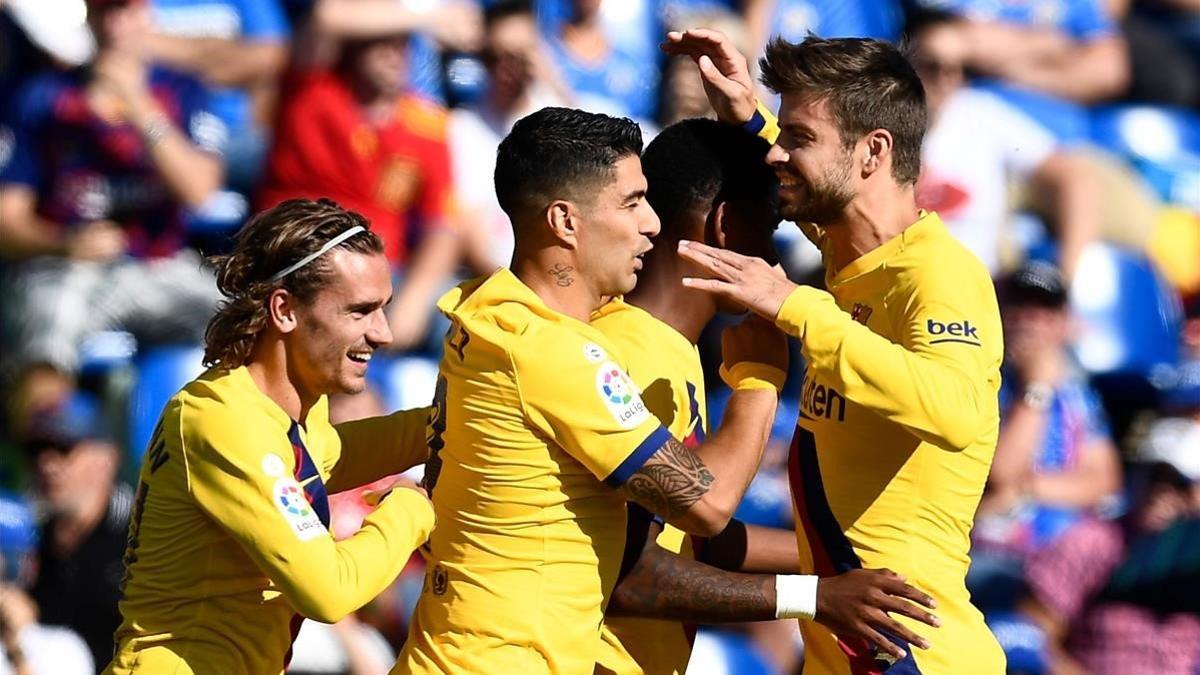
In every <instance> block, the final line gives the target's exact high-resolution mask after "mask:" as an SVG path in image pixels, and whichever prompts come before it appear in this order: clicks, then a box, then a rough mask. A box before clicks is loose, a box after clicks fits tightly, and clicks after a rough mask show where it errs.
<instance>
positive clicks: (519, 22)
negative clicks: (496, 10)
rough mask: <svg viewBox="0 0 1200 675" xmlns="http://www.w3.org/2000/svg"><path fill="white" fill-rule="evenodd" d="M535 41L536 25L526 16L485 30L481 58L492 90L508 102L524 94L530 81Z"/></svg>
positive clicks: (507, 19)
mask: <svg viewBox="0 0 1200 675" xmlns="http://www.w3.org/2000/svg"><path fill="white" fill-rule="evenodd" d="M538 39H539V38H538V32H537V24H536V23H534V20H533V16H532V15H528V14H514V15H512V16H507V17H505V18H503V19H500V20H499V21H497V22H496V23H495V24H493V25H492V26H491V28H489V29H488V33H487V35H486V36H485V37H484V52H483V56H484V61H485V62H486V63H487V68H488V77H489V78H490V82H491V87H492V89H493V90H495V91H496V92H497V93H501V94H504V95H506V96H508V97H512V98H516V97H517V96H520V95H521V94H522V93H524V91H525V89H526V88H527V87H528V86H529V84H530V83H531V82H532V81H533V75H534V73H533V58H534V53H535V51H536V50H537V49H538Z"/></svg>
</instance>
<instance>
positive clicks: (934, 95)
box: [912, 23, 969, 115]
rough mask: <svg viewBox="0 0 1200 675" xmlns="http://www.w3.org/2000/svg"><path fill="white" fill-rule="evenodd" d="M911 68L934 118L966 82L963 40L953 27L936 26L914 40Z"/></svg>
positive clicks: (950, 25)
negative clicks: (915, 72) (914, 71)
mask: <svg viewBox="0 0 1200 675" xmlns="http://www.w3.org/2000/svg"><path fill="white" fill-rule="evenodd" d="M912 49H913V68H914V69H915V70H916V71H917V75H919V76H920V77H921V84H923V85H925V102H926V104H927V105H928V106H929V110H930V112H931V113H933V114H935V115H936V114H937V111H938V110H940V109H941V107H942V104H944V103H945V102H946V101H947V100H948V99H949V98H950V96H951V95H953V94H954V92H956V91H958V90H959V89H961V88H962V86H963V83H964V82H965V77H964V73H963V67H964V63H965V62H966V57H967V53H968V49H969V45H968V44H967V42H966V36H965V35H964V34H963V32H962V31H960V30H959V29H958V28H957V27H956V26H955V25H954V24H951V23H939V24H934V25H931V26H929V27H927V28H924V29H922V30H921V31H919V32H918V33H917V34H916V35H914V36H913V41H912Z"/></svg>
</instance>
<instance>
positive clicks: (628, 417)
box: [596, 361, 650, 429]
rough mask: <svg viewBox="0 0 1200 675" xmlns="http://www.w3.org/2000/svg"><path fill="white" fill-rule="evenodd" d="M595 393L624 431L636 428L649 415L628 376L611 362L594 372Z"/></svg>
mask: <svg viewBox="0 0 1200 675" xmlns="http://www.w3.org/2000/svg"><path fill="white" fill-rule="evenodd" d="M596 391H597V392H599V394H600V398H601V399H603V400H604V405H605V406H606V407H607V408H608V411H609V412H611V413H612V415H613V417H614V418H615V419H616V420H617V423H618V424H620V425H621V426H622V427H624V428H626V429H632V428H634V427H636V426H638V425H639V424H641V423H642V422H644V421H646V417H647V416H648V415H649V414H650V413H649V411H647V410H646V404H645V403H642V397H641V396H639V395H638V392H637V389H635V388H634V386H633V383H632V382H630V381H629V376H628V375H626V374H625V371H623V370H621V368H620V367H619V366H618V365H617V364H615V363H613V362H612V361H608V362H606V363H604V364H603V365H601V366H600V370H598V371H596Z"/></svg>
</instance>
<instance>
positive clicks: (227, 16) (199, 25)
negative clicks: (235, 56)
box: [151, 0, 291, 129]
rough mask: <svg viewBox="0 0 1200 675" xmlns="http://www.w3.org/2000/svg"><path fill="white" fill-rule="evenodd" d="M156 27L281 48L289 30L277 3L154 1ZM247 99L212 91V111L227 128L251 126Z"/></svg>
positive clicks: (224, 89) (231, 90) (181, 34)
mask: <svg viewBox="0 0 1200 675" xmlns="http://www.w3.org/2000/svg"><path fill="white" fill-rule="evenodd" d="M151 10H152V12H153V16H154V25H155V27H156V28H157V29H158V30H160V31H162V32H163V33H165V34H167V35H171V36H174V37H182V38H210V39H218V40H235V41H240V42H257V43H271V44H279V45H283V44H286V43H287V40H288V36H289V35H290V34H291V29H290V27H289V26H288V21H287V16H286V15H285V14H284V12H283V7H282V6H281V5H280V3H279V2H278V0H153V1H152V3H151ZM250 108H251V102H250V97H249V95H247V93H246V92H245V91H244V90H242V89H235V88H231V87H222V88H219V89H215V90H214V91H213V101H212V110H213V112H214V113H216V114H217V115H218V116H219V117H220V118H221V119H222V120H223V121H224V122H225V124H226V125H227V126H228V127H229V128H230V129H245V128H248V127H249V126H251V112H252V111H251V109H250Z"/></svg>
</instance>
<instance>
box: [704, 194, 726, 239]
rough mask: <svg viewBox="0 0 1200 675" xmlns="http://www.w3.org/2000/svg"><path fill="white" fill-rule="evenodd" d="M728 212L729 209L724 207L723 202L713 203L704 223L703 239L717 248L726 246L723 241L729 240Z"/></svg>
mask: <svg viewBox="0 0 1200 675" xmlns="http://www.w3.org/2000/svg"><path fill="white" fill-rule="evenodd" d="M728 214H729V209H727V208H726V203H725V202H717V203H716V204H713V207H712V208H711V209H709V211H708V218H706V219H705V223H704V230H705V231H704V241H706V242H708V243H709V244H711V245H713V246H716V247H717V248H726V244H725V242H727V241H729V231H728V228H729V227H730V225H731V223H730V222H729V218H728Z"/></svg>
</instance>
